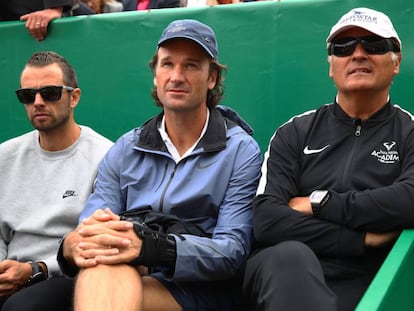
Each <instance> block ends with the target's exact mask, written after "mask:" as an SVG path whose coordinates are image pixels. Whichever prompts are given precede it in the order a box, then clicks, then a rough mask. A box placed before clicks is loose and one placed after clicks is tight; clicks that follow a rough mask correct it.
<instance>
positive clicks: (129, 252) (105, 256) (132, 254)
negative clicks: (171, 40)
mask: <svg viewBox="0 0 414 311" xmlns="http://www.w3.org/2000/svg"><path fill="white" fill-rule="evenodd" d="M141 247H142V241H141V239H140V238H139V237H138V236H137V235H136V233H135V231H134V228H133V224H132V223H131V222H128V221H121V220H120V217H119V216H118V215H116V214H114V213H113V212H112V211H111V210H110V209H109V208H106V209H105V210H102V209H99V210H97V211H95V212H94V213H93V214H92V215H91V216H90V217H88V218H86V219H84V220H83V221H82V222H81V223H80V224H79V225H78V227H77V228H76V229H75V230H74V231H72V232H71V233H70V234H69V235H68V236H67V237H66V238H65V241H64V248H63V254H64V257H65V258H66V260H68V261H69V262H71V263H72V264H74V265H76V266H77V267H78V268H89V267H94V266H96V265H98V264H107V265H115V264H122V263H129V262H131V261H132V260H133V259H135V258H136V257H138V256H139V254H140V252H141Z"/></svg>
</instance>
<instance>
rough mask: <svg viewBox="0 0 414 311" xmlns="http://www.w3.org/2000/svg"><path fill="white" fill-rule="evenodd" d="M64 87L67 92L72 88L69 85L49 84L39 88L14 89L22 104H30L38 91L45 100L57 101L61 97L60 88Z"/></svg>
mask: <svg viewBox="0 0 414 311" xmlns="http://www.w3.org/2000/svg"><path fill="white" fill-rule="evenodd" d="M63 89H65V90H67V91H68V92H72V91H73V90H74V88H73V87H71V86H66V85H50V86H45V87H41V88H39V89H18V90H17V91H16V94H17V98H18V99H19V101H20V102H21V103H22V104H32V103H33V102H34V100H35V97H36V94H37V93H39V94H40V96H42V98H43V99H44V100H46V101H51V102H53V101H58V100H59V99H60V98H61V97H62V90H63Z"/></svg>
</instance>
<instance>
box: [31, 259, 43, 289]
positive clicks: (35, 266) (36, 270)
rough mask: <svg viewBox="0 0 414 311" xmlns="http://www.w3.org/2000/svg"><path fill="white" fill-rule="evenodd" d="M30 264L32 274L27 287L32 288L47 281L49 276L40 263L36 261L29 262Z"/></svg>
mask: <svg viewBox="0 0 414 311" xmlns="http://www.w3.org/2000/svg"><path fill="white" fill-rule="evenodd" d="M28 263H29V264H30V266H31V274H30V276H29V279H28V280H27V283H26V286H31V285H33V284H36V283H38V282H41V281H44V280H46V279H47V274H46V273H45V271H44V269H43V267H42V265H41V264H40V263H38V262H34V261H29V262H28Z"/></svg>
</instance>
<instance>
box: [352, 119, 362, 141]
mask: <svg viewBox="0 0 414 311" xmlns="http://www.w3.org/2000/svg"><path fill="white" fill-rule="evenodd" d="M355 125H356V127H355V132H354V135H355V136H356V137H359V136H361V129H362V125H361V120H360V119H358V120H355Z"/></svg>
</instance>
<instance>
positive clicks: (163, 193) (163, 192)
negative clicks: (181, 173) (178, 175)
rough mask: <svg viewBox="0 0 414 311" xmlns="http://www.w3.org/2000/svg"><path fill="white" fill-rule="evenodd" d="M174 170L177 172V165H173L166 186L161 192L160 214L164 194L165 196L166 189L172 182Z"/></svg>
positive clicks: (162, 207)
mask: <svg viewBox="0 0 414 311" xmlns="http://www.w3.org/2000/svg"><path fill="white" fill-rule="evenodd" d="M176 170H177V164H175V165H174V169H173V170H172V172H171V175H170V179H169V180H168V182H167V185H166V186H165V188H164V190H163V191H162V194H161V200H160V212H162V211H163V209H164V198H165V194H166V192H167V190H168V187H169V186H170V184H171V182H172V180H173V178H174V175H175V171H176Z"/></svg>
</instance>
